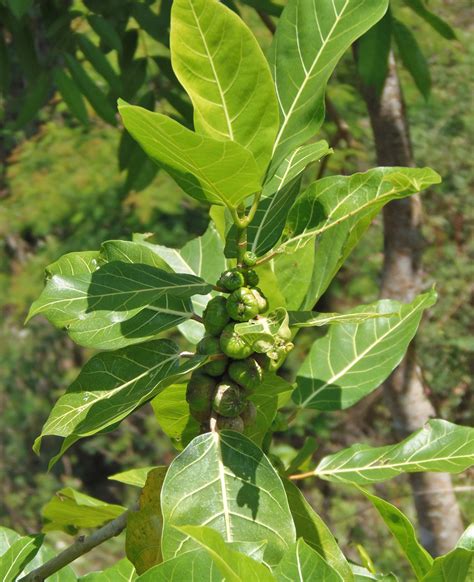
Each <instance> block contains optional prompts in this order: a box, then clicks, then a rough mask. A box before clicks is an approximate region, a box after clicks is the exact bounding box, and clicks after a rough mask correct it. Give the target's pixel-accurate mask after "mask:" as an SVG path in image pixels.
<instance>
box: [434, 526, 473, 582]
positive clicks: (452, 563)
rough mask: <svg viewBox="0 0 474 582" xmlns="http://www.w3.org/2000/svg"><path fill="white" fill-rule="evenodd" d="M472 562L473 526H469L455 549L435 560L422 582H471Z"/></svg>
mask: <svg viewBox="0 0 474 582" xmlns="http://www.w3.org/2000/svg"><path fill="white" fill-rule="evenodd" d="M473 561H474V525H472V524H471V525H470V526H469V527H468V528H467V529H466V531H465V532H464V533H463V535H462V536H461V537H460V538H459V540H458V543H457V544H456V547H455V548H454V549H453V550H451V551H450V552H448V553H447V554H445V555H444V556H439V557H438V558H435V560H434V561H433V564H432V566H431V569H430V570H429V572H428V573H427V574H426V576H425V577H424V578H423V582H453V581H456V582H457V581H459V582H464V580H466V581H467V580H471V578H472V573H473V570H472V568H471V567H472V565H473Z"/></svg>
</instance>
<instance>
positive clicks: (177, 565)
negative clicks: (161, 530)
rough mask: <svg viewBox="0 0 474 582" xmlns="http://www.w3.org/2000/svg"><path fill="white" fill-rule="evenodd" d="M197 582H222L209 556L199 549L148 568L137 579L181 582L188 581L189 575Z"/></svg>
mask: <svg viewBox="0 0 474 582" xmlns="http://www.w3.org/2000/svg"><path fill="white" fill-rule="evenodd" d="M190 572H192V573H193V577H194V579H195V580H196V581H199V582H222V575H221V574H220V572H219V570H218V569H217V566H216V565H215V563H214V561H213V560H212V558H211V557H210V555H209V554H208V553H207V552H206V551H205V550H201V549H196V550H191V551H189V552H185V553H184V554H179V555H178V556H176V558H171V559H170V560H166V562H163V563H161V564H159V565H158V566H154V567H153V568H150V570H148V571H147V572H145V574H142V575H141V576H140V577H139V578H138V581H139V582H183V580H188V579H189V573H190Z"/></svg>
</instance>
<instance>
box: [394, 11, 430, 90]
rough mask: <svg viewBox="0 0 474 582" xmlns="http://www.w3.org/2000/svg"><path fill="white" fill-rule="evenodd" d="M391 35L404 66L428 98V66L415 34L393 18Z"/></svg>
mask: <svg viewBox="0 0 474 582" xmlns="http://www.w3.org/2000/svg"><path fill="white" fill-rule="evenodd" d="M393 36H394V38H395V42H396V43H397V46H398V52H399V54H400V59H401V61H402V63H403V65H404V67H405V68H406V70H407V71H408V72H409V73H410V75H411V76H412V78H413V80H414V81H415V85H416V86H417V87H418V90H419V91H420V93H421V94H422V95H423V97H424V98H425V99H428V97H429V96H430V91H431V74H430V68H429V65H428V61H427V60H426V57H425V55H424V54H423V52H422V50H421V48H420V45H419V44H418V41H417V40H416V38H415V35H414V34H413V33H412V32H411V30H410V29H409V28H408V27H406V26H405V25H404V24H403V23H401V22H400V21H399V20H396V19H393Z"/></svg>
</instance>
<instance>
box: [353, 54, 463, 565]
mask: <svg viewBox="0 0 474 582" xmlns="http://www.w3.org/2000/svg"><path fill="white" fill-rule="evenodd" d="M362 92H363V96H364V99H365V101H366V104H367V108H368V112H369V116H370V122H371V125H372V130H373V134H374V139H375V147H376V152H377V162H378V164H379V165H381V166H413V165H414V163H413V154H412V147H411V141H410V133H409V127H408V121H407V118H406V114H405V104H404V100H403V94H402V91H401V87H400V81H399V78H398V73H397V69H396V63H395V59H394V56H393V54H390V59H389V71H388V76H387V80H386V83H385V86H384V89H383V92H382V95H381V96H379V97H377V96H376V95H375V94H374V92H373V91H371V90H370V89H368V88H363V89H362ZM420 205H421V203H420V199H419V198H418V197H417V196H414V197H408V198H404V199H402V200H395V201H393V202H390V203H389V204H388V205H387V206H385V208H384V211H383V222H384V266H383V274H382V285H381V296H382V297H391V298H393V299H398V300H399V301H403V302H408V301H412V300H413V298H414V296H415V295H416V294H417V293H419V291H420V288H421V271H420V256H421V251H422V246H423V238H422V235H421V231H420V219H421V211H420V210H421V206H420ZM384 397H385V399H386V402H387V405H388V407H389V409H390V411H391V414H392V419H393V427H394V430H395V432H396V434H397V436H398V437H399V438H404V437H405V436H407V434H409V433H411V432H413V431H415V430H417V429H419V428H420V427H422V426H423V424H424V423H425V422H426V421H427V420H429V419H430V418H431V417H433V416H435V411H434V408H433V405H432V404H431V402H430V400H429V399H428V397H427V395H426V392H425V389H424V386H423V381H422V376H421V372H420V368H419V365H418V363H417V359H416V349H415V342H412V344H411V345H410V347H409V349H408V352H407V354H406V356H405V358H404V359H403V361H402V362H401V363H400V365H399V366H398V368H397V369H396V370H395V371H394V372H393V373H392V375H391V376H390V377H389V378H388V379H387V381H386V382H385V385H384ZM410 484H411V487H412V490H413V495H414V501H415V506H416V511H417V515H418V523H419V528H420V537H421V541H422V543H423V545H424V546H425V547H426V548H427V549H428V551H429V552H430V553H431V554H433V555H434V556H438V555H440V554H444V553H446V552H448V551H449V550H451V549H452V548H453V546H454V545H455V543H456V542H457V540H458V538H459V536H460V535H461V533H462V530H463V523H462V519H461V513H460V510H459V507H458V504H457V501H456V497H455V495H454V491H453V486H452V482H451V477H450V475H448V474H445V473H419V474H412V475H410Z"/></svg>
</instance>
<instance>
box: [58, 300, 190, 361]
mask: <svg viewBox="0 0 474 582" xmlns="http://www.w3.org/2000/svg"><path fill="white" fill-rule="evenodd" d="M193 314H194V311H193V307H192V304H191V301H190V300H189V299H179V298H174V297H173V296H172V295H169V294H167V295H163V296H162V297H160V298H159V299H157V300H156V301H153V303H150V304H149V305H148V306H147V307H145V308H144V309H143V308H141V307H139V308H137V309H134V310H130V311H122V312H120V313H118V312H116V311H96V312H94V313H93V314H92V315H91V316H90V317H86V318H85V319H79V320H77V321H75V322H73V323H72V324H71V325H70V326H69V327H68V329H67V332H68V335H69V337H70V338H71V339H72V340H73V341H74V342H75V343H77V344H79V345H81V346H85V347H91V348H96V349H100V350H116V349H119V348H124V347H126V346H130V345H134V344H138V343H142V342H145V341H149V340H152V339H156V338H157V337H158V336H159V335H160V334H161V333H163V332H164V331H166V330H168V329H171V328H173V327H176V326H178V325H180V324H182V323H183V322H185V321H188V320H189V319H190V318H191V317H192V316H193Z"/></svg>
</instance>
